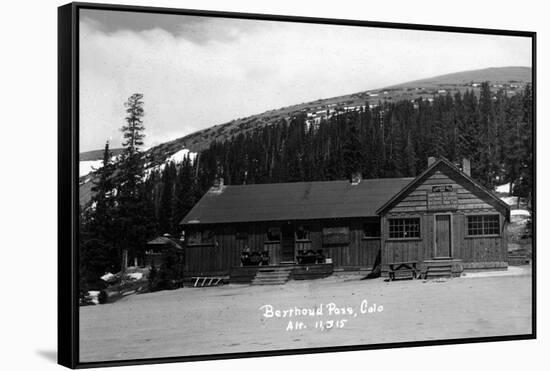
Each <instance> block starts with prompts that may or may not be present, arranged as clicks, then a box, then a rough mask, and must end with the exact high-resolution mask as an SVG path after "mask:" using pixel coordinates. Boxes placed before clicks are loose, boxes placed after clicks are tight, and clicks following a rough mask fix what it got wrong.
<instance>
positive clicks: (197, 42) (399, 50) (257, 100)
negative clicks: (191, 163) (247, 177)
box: [80, 15, 531, 150]
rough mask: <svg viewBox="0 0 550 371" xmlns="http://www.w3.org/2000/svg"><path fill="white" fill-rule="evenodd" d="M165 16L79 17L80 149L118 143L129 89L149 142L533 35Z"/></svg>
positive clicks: (487, 63)
mask: <svg viewBox="0 0 550 371" xmlns="http://www.w3.org/2000/svg"><path fill="white" fill-rule="evenodd" d="M159 17H160V18H159ZM163 17H168V16H167V15H162V16H161V15H155V16H154V17H153V18H155V19H156V20H155V21H152V20H148V21H143V19H141V18H140V19H141V21H143V23H140V24H139V25H136V23H139V22H137V21H135V20H129V19H126V20H125V21H124V22H122V23H121V24H118V25H117V23H116V22H115V20H113V19H111V20H109V22H106V21H105V20H102V19H101V18H100V17H97V16H95V17H94V18H93V19H92V18H90V17H82V21H81V25H80V29H81V32H80V45H81V51H80V74H81V75H80V79H81V81H80V87H81V91H80V104H81V111H80V118H81V120H80V122H81V150H88V149H97V148H101V147H102V146H103V144H104V141H105V139H106V138H108V137H110V136H112V137H113V142H114V143H113V145H119V143H120V141H117V139H116V138H120V131H119V128H120V126H121V125H122V123H123V119H124V107H123V103H124V101H125V100H126V99H127V98H128V97H129V96H130V95H131V94H133V93H135V92H140V93H143V94H144V100H145V110H146V117H145V126H146V134H147V137H146V145H147V146H150V145H153V144H156V143H160V142H161V141H165V140H168V139H175V138H176V137H173V138H169V135H178V136H183V135H186V134H189V133H191V132H193V131H196V130H198V129H202V128H205V127H209V126H212V125H215V124H221V123H224V122H227V121H231V120H232V119H236V118H239V117H246V116H249V115H252V114H256V113H260V112H264V111H266V110H269V109H275V108H279V107H283V106H288V105H291V104H296V103H301V102H307V101H311V100H315V99H318V98H326V97H331V96H337V95H342V94H348V93H354V92H358V91H363V90H367V89H373V88H380V87H384V86H389V85H393V84H397V83H401V82H405V81H410V80H415V79H420V78H425V77H431V76H434V75H439V74H444V73H449V72H457V71H463V70H469V69H476V68H485V67H493V66H508V65H529V64H530V59H531V54H530V53H531V49H530V40H529V39H526V38H518V37H515V38H514V37H502V36H487V35H474V34H456V33H444V32H427V31H407V30H392V29H377V28H365V27H352V26H334V25H313V24H302V23H288V22H266V21H251V20H238V19H222V18H208V19H206V18H205V17H187V16H186V17H182V19H183V21H179V18H178V19H174V18H173V17H181V16H170V18H169V20H165V19H164V18H163ZM142 18H143V17H142ZM199 18H200V19H199ZM161 20H162V22H161ZM161 23H162V24H161ZM182 24H184V26H182ZM106 25H107V26H106Z"/></svg>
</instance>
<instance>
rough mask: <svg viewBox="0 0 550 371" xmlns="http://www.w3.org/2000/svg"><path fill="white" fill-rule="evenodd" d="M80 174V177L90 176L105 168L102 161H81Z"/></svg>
mask: <svg viewBox="0 0 550 371" xmlns="http://www.w3.org/2000/svg"><path fill="white" fill-rule="evenodd" d="M79 165H80V166H79V170H78V173H79V175H80V176H84V175H88V174H90V173H91V172H92V171H95V170H97V169H99V168H100V167H102V166H103V161H102V160H95V161H80V164H79Z"/></svg>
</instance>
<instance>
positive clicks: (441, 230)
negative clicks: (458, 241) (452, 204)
mask: <svg viewBox="0 0 550 371" xmlns="http://www.w3.org/2000/svg"><path fill="white" fill-rule="evenodd" d="M435 257H436V258H450V257H451V216H450V215H436V216H435Z"/></svg>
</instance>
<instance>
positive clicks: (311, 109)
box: [151, 67, 532, 153]
mask: <svg viewBox="0 0 550 371" xmlns="http://www.w3.org/2000/svg"><path fill="white" fill-rule="evenodd" d="M531 75H532V70H531V68H530V67H500V68H486V69H481V70H474V71H465V72H458V73H452V74H448V75H442V76H436V77H432V78H428V79H423V80H418V81H412V82H407V83H404V84H400V85H395V86H390V87H386V88H381V89H372V90H366V91H362V92H358V93H353V94H348V95H343V96H338V97H332V98H326V99H319V100H316V101H312V102H307V103H300V104H296V105H292V106H288V107H282V108H279V109H274V110H270V111H266V112H263V113H260V114H258V115H253V116H249V117H246V118H239V119H236V120H233V121H230V122H228V123H225V124H221V125H214V126H212V127H210V128H207V129H204V130H200V131H197V132H195V133H193V134H190V135H187V136H185V137H182V138H178V139H176V140H174V141H171V142H167V143H163V144H161V145H159V146H157V147H155V148H152V149H151V151H152V152H154V153H157V152H159V151H160V152H165V151H166V152H168V153H170V152H172V151H175V150H177V149H180V148H182V147H185V148H189V149H190V150H191V151H193V152H198V151H201V150H203V149H204V148H206V147H208V145H209V144H210V142H212V141H213V140H224V139H226V138H228V137H231V136H234V135H236V134H239V133H243V132H247V131H249V130H252V129H254V128H256V127H258V126H264V125H269V124H272V123H275V122H279V121H280V120H289V119H290V118H291V117H292V116H294V115H297V114H300V113H303V114H308V116H310V117H312V118H313V117H315V116H316V114H321V115H323V114H324V111H326V110H327V109H328V110H330V109H333V110H339V109H340V110H347V109H354V108H356V107H361V106H363V105H365V104H366V103H368V104H369V105H371V106H372V105H377V104H379V103H380V102H384V101H399V100H403V99H406V100H412V99H417V98H423V99H432V98H433V96H434V95H437V94H447V92H450V93H451V94H452V93H454V92H457V91H460V92H463V91H465V90H467V89H472V90H474V91H475V92H479V84H480V83H481V82H484V81H489V82H490V83H491V85H492V88H493V89H494V90H495V91H496V90H498V89H500V88H505V89H507V90H508V93H509V94H514V92H515V91H516V90H518V89H522V87H523V86H524V85H525V84H526V83H530V82H531Z"/></svg>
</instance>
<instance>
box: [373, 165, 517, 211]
mask: <svg viewBox="0 0 550 371" xmlns="http://www.w3.org/2000/svg"><path fill="white" fill-rule="evenodd" d="M442 167H445V168H447V169H450V170H451V171H452V172H453V173H455V174H456V175H458V176H460V177H462V178H463V179H464V180H465V181H466V182H467V183H469V184H471V185H472V186H473V187H474V188H475V189H477V190H478V191H481V192H483V193H484V194H486V195H487V196H489V198H490V199H491V201H492V202H493V205H494V206H495V208H497V209H498V210H500V211H501V212H502V213H503V214H504V215H505V216H506V218H507V219H510V206H509V205H508V204H507V203H505V202H504V201H502V200H501V199H500V198H498V197H497V196H496V195H495V194H494V193H492V192H491V191H489V190H488V189H487V188H485V187H483V186H482V185H481V184H479V183H478V182H476V181H475V180H474V179H473V178H472V177H470V176H468V175H466V174H465V173H464V172H463V171H461V170H460V169H459V168H458V167H456V166H455V165H454V164H453V163H452V162H450V161H449V160H447V159H446V158H444V157H442V158H440V159H438V160H437V161H435V162H434V163H433V164H432V165H430V166H428V168H427V169H426V170H424V171H423V172H422V173H421V174H420V175H418V176H417V177H416V178H415V179H414V181H412V182H410V183H409V184H408V185H407V186H405V187H404V188H403V189H401V190H400V191H399V192H398V193H397V194H395V195H394V196H393V197H392V198H391V199H390V200H388V201H387V202H386V203H385V204H384V205H382V206H380V207H379V208H378V209H377V210H376V214H378V215H380V214H384V213H385V212H386V211H388V209H390V208H391V207H393V206H394V205H395V204H397V203H398V202H399V201H401V200H402V199H403V198H404V197H405V196H406V195H408V194H409V193H410V192H412V191H413V190H414V189H415V188H416V186H417V185H419V184H420V183H422V182H423V181H424V180H425V179H426V178H427V177H429V176H430V175H431V174H432V172H434V171H435V170H437V169H440V168H442Z"/></svg>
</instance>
